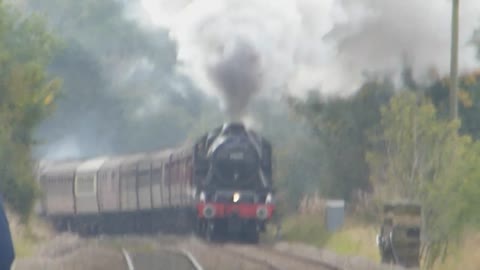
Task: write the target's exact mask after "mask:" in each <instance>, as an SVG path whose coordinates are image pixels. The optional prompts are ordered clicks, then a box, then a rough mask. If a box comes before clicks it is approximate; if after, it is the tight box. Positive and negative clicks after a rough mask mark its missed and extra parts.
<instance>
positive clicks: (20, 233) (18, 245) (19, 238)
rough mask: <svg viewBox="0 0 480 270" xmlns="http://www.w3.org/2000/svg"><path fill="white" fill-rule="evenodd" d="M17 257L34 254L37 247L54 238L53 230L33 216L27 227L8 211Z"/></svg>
mask: <svg viewBox="0 0 480 270" xmlns="http://www.w3.org/2000/svg"><path fill="white" fill-rule="evenodd" d="M7 217H8V221H9V224H10V230H11V233H12V238H13V244H14V247H15V255H16V257H17V258H24V257H28V256H31V255H33V254H34V252H35V249H36V247H38V245H39V244H40V243H42V242H43V241H45V240H46V239H49V238H50V237H51V236H52V230H51V228H50V227H49V226H48V225H47V224H46V223H45V222H42V221H41V220H39V219H38V218H37V217H36V216H33V217H32V218H31V219H30V221H29V223H28V224H27V225H25V224H21V223H20V220H19V218H18V216H17V215H15V214H13V213H12V212H10V211H7Z"/></svg>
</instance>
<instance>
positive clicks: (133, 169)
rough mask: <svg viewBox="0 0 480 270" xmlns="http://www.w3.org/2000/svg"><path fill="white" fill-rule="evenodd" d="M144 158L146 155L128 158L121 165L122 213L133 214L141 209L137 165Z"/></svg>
mask: <svg viewBox="0 0 480 270" xmlns="http://www.w3.org/2000/svg"><path fill="white" fill-rule="evenodd" d="M143 158H144V155H131V156H126V157H125V159H124V160H123V161H122V162H121V164H120V165H119V171H120V205H121V209H120V211H121V212H132V211H137V210H138V209H139V204H140V201H139V198H138V186H137V173H138V168H137V165H138V162H139V161H140V160H142V159H143Z"/></svg>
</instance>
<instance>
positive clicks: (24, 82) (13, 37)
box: [0, 1, 60, 218]
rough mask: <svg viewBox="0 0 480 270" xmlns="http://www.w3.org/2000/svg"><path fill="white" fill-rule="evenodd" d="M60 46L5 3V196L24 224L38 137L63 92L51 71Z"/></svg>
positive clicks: (1, 149) (1, 155) (0, 104)
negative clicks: (36, 131) (35, 135)
mask: <svg viewBox="0 0 480 270" xmlns="http://www.w3.org/2000/svg"><path fill="white" fill-rule="evenodd" d="M18 18H20V19H18ZM55 44H56V41H55V39H54V38H53V37H52V36H51V35H50V34H49V32H48V31H47V30H46V28H45V24H44V23H43V21H42V20H41V19H40V18H39V17H37V16H30V17H26V18H25V17H23V18H22V17H21V16H19V14H18V13H16V12H15V11H14V10H13V9H10V8H8V7H7V6H6V5H5V4H4V3H3V2H2V1H0V127H1V128H0V192H1V193H2V195H3V196H4V197H5V199H6V200H7V201H8V202H9V203H10V204H11V206H12V207H13V208H14V209H15V210H17V211H18V212H20V213H21V214H22V215H23V217H24V218H26V217H28V215H29V214H30V212H31V210H32V207H33V202H34V199H35V195H36V193H37V189H36V185H35V181H34V179H33V176H32V170H31V168H32V166H33V163H32V161H31V158H30V156H31V147H32V145H33V144H34V143H35V141H34V138H33V131H34V129H35V127H36V126H37V125H38V123H39V122H40V121H41V120H42V119H43V118H44V117H45V116H46V115H47V114H48V113H49V112H50V110H51V107H52V103H53V101H54V99H55V96H56V94H57V91H58V89H59V86H60V83H59V81H58V80H52V79H51V78H50V77H49V76H48V74H47V72H46V69H45V66H46V65H47V64H48V63H49V61H50V57H51V55H52V53H53V51H54V49H55Z"/></svg>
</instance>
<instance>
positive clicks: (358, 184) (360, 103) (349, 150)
mask: <svg viewBox="0 0 480 270" xmlns="http://www.w3.org/2000/svg"><path fill="white" fill-rule="evenodd" d="M392 89H393V86H392V85H391V83H390V82H389V81H388V80H380V81H372V82H370V83H367V84H365V85H364V86H363V87H362V88H361V89H360V90H359V91H358V92H357V93H356V94H355V95H353V96H351V97H349V98H331V99H327V98H322V97H320V96H318V95H315V94H313V93H312V94H311V95H310V96H309V97H308V98H307V99H306V101H299V100H296V99H290V105H291V106H292V107H293V108H294V109H295V111H296V112H297V113H298V114H300V115H301V116H303V118H304V119H306V120H307V122H308V123H309V124H310V126H311V127H312V129H313V132H314V135H315V137H316V140H311V141H310V145H312V146H314V145H317V144H319V145H321V146H323V147H324V149H323V151H321V152H319V153H318V154H319V155H322V158H321V159H322V161H324V162H326V167H327V170H326V171H325V172H324V174H323V175H322V177H321V178H320V179H319V182H318V183H317V186H318V188H319V189H320V191H321V192H322V194H323V195H325V196H328V197H337V198H344V199H350V198H351V196H352V193H353V192H354V191H356V190H369V189H370V184H369V179H368V178H369V169H368V165H367V163H366V162H365V159H364V156H365V153H366V150H367V149H368V147H369V141H368V132H367V131H368V130H370V129H371V128H373V127H374V126H375V125H376V124H377V123H378V121H379V119H380V106H382V105H383V104H385V103H386V102H387V101H388V99H389V97H390V96H391V95H392Z"/></svg>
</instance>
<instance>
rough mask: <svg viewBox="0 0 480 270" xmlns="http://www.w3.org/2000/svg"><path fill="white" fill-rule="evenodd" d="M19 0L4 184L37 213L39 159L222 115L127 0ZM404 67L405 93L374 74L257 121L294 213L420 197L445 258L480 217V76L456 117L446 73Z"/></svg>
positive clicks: (9, 15) (12, 22) (2, 86)
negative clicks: (314, 205) (417, 76)
mask: <svg viewBox="0 0 480 270" xmlns="http://www.w3.org/2000/svg"><path fill="white" fill-rule="evenodd" d="M14 3H15V4H14V5H11V4H8V3H6V2H5V1H1V0H0V127H1V128H0V192H1V194H2V196H3V197H4V198H5V199H6V201H7V202H8V203H9V205H10V206H11V207H12V208H13V209H14V210H15V211H17V212H18V213H20V214H21V215H22V217H23V218H24V220H25V221H27V220H28V217H29V216H30V215H31V212H32V209H33V205H34V200H35V198H36V196H37V195H38V192H39V191H38V189H37V187H36V185H35V181H34V179H33V171H32V169H31V168H34V167H35V160H37V159H39V158H51V159H57V158H85V157H92V156H96V155H112V154H122V153H131V152H137V151H151V150H155V149H160V148H165V147H174V146H177V145H179V144H181V143H183V142H185V140H192V139H194V138H195V137H196V136H198V135H199V134H201V133H202V132H205V131H207V130H209V129H210V128H213V127H214V126H217V125H219V124H220V123H221V122H222V120H223V118H222V116H221V113H220V109H219V107H218V105H217V101H216V100H215V99H213V98H211V97H208V96H205V95H203V94H202V92H201V91H199V90H198V89H196V87H195V86H194V84H193V83H192V82H191V81H190V80H189V79H188V78H186V77H184V76H182V75H181V74H179V73H177V71H176V70H175V64H176V46H175V44H174V43H173V42H172V41H171V40H170V39H169V37H168V33H167V32H165V31H162V30H159V29H151V28H149V27H147V26H142V25H139V24H138V23H137V22H135V21H134V20H131V19H129V17H128V16H126V14H125V10H124V6H123V3H122V2H121V1H115V0H104V1H97V0H83V1H73V0H61V1H53V0H23V1H15V2H14ZM479 48H480V45H479ZM404 70H405V72H404V77H403V85H404V86H403V87H402V88H401V89H399V88H398V87H396V86H395V84H394V83H393V82H392V80H391V79H390V78H388V77H370V78H369V79H368V80H367V82H366V83H365V84H364V85H363V86H362V87H361V88H360V89H358V91H356V92H355V94H353V95H350V96H348V97H342V98H339V97H324V96H322V95H320V94H318V91H315V90H313V91H312V92H311V93H310V94H309V95H308V96H307V97H305V98H297V97H290V96H282V97H278V98H272V99H269V100H265V99H258V100H257V101H255V102H254V103H253V104H251V112H252V113H251V119H254V121H253V126H254V127H257V128H259V130H260V132H261V133H262V134H264V135H265V136H267V137H268V138H269V139H270V140H271V141H272V142H273V144H274V147H275V148H274V149H275V157H276V159H275V169H276V171H275V181H276V182H277V189H278V196H277V198H278V200H279V205H281V208H282V211H283V212H284V213H286V214H288V213H294V212H295V211H296V209H297V208H298V206H299V204H300V201H301V199H302V198H303V197H304V196H306V195H309V194H314V193H315V192H318V193H319V194H320V195H321V196H322V197H324V198H341V199H345V200H346V201H347V202H348V203H349V205H350V208H351V209H355V211H356V213H357V214H358V215H360V217H359V219H360V218H362V217H361V216H362V215H363V217H365V216H368V218H367V219H363V220H367V221H369V222H371V223H375V222H376V220H374V219H372V217H375V213H371V212H372V211H375V209H377V208H376V207H377V206H378V204H379V203H380V202H382V201H384V200H386V199H391V198H407V199H412V200H418V201H420V202H421V203H422V205H423V207H424V213H425V223H426V225H427V228H428V229H427V232H426V237H427V238H426V240H427V241H426V243H427V246H428V250H429V254H430V255H429V256H430V257H431V258H432V260H435V259H437V258H439V257H441V255H442V254H444V250H445V248H447V247H448V243H452V241H453V240H457V239H460V238H461V236H462V235H463V234H462V233H463V232H464V230H465V229H466V228H468V229H469V230H473V231H476V230H477V229H478V226H479V225H480V214H479V212H478V211H477V205H479V204H480V201H479V200H480V182H479V181H478V178H479V177H480V169H478V168H479V166H478V164H480V143H479V141H478V139H479V138H480V114H479V113H478V111H479V109H480V80H479V79H480V72H478V73H475V72H473V73H471V74H466V75H464V76H463V77H462V80H461V92H460V101H461V103H460V106H459V108H460V120H459V121H458V122H452V121H449V120H448V119H447V116H448V79H446V78H441V77H438V78H437V80H436V82H435V83H433V84H431V85H430V86H428V87H420V86H418V84H417V83H416V82H415V80H414V79H413V76H412V75H411V72H410V70H409V67H408V66H405V67H404ZM367 201H368V202H367ZM360 206H365V207H364V208H363V209H362V207H360ZM366 208H368V209H366ZM372 209H373V210H372ZM369 211H370V212H369ZM325 239H326V238H325V237H324V235H322V234H320V235H319V240H318V239H317V240H318V241H320V242H325V241H326V240H325ZM453 242H454V241H453Z"/></svg>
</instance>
